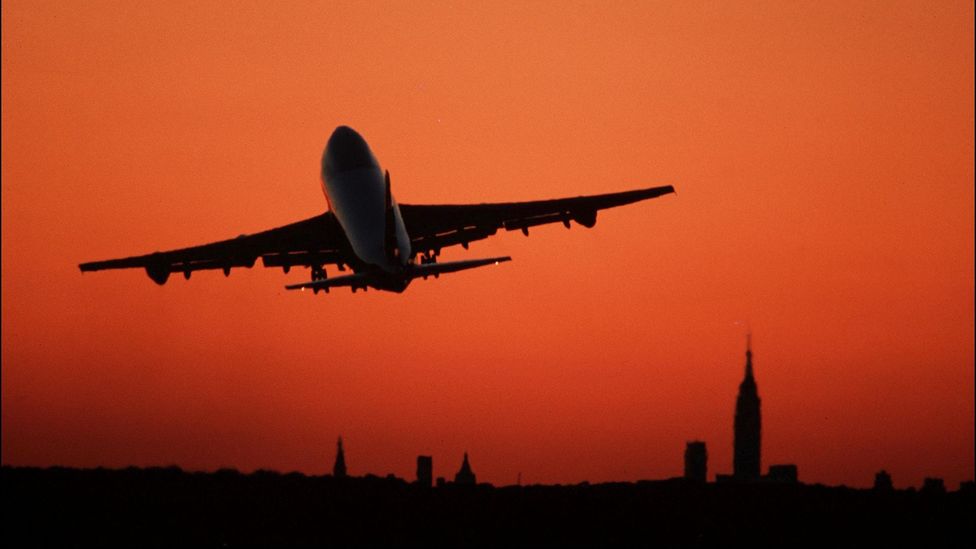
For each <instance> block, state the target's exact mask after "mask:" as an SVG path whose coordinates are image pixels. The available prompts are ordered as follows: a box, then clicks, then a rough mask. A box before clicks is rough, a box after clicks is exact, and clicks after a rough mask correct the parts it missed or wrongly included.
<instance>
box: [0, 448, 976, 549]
mask: <svg viewBox="0 0 976 549" xmlns="http://www.w3.org/2000/svg"><path fill="white" fill-rule="evenodd" d="M970 488H971V486H970ZM0 490H2V494H3V513H2V516H3V527H2V529H0V542H2V543H3V544H4V546H6V547H11V546H65V547H79V546H139V547H151V546H156V547H163V546H166V547H171V546H220V547H247V546H310V545H317V546H341V547H347V546H368V547H376V546H397V547H403V546H428V547H429V546H451V547H481V546H549V547H552V546H563V547H579V546H599V547H608V546H667V547H674V546H677V547H703V546H752V547H757V546H791V547H797V546H818V547H819V546H832V547H837V546H841V547H864V546H869V547H878V546H885V547H907V546H912V547H918V546H967V547H968V546H971V545H972V542H973V541H974V522H973V517H974V516H976V506H974V494H973V490H972V489H966V490H961V491H953V492H948V493H946V492H942V491H932V492H926V491H919V492H916V491H915V490H893V491H879V490H861V489H852V488H846V487H827V486H822V485H804V484H777V483H719V484H715V483H709V484H706V483H701V482H694V481H688V480H684V479H672V480H664V481H641V482H636V483H607V484H587V483H582V484H577V485H555V486H543V485H532V486H506V487H500V488H495V487H492V486H490V485H487V484H479V485H475V486H463V485H456V484H447V485H444V486H440V487H435V488H429V487H424V486H420V485H417V484H411V483H408V482H406V481H404V480H402V479H398V478H394V477H386V478H381V477H376V476H366V477H347V478H334V477H332V476H306V475H303V474H300V473H287V474H281V473H277V472H273V471H257V472H255V473H251V474H242V473H239V472H237V471H234V470H227V469H224V470H219V471H216V472H213V473H201V472H187V471H183V470H181V469H179V468H177V467H165V468H159V467H151V468H145V469H139V468H134V467H130V468H127V469H118V470H112V469H102V468H99V469H69V468H59V467H54V468H47V469H41V468H31V467H9V466H4V467H3V468H2V482H0Z"/></svg>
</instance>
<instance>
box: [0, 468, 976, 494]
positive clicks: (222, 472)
mask: <svg viewBox="0 0 976 549" xmlns="http://www.w3.org/2000/svg"><path fill="white" fill-rule="evenodd" d="M0 469H2V470H11V471H14V470H37V471H71V472H91V471H95V472H124V471H139V472H172V473H180V474H188V475H213V476H242V477H250V476H295V475H297V476H300V477H304V478H312V479H314V478H323V479H325V478H328V479H334V480H336V481H339V482H342V481H346V480H351V481H357V480H385V481H399V482H402V483H405V484H408V485H411V484H417V481H416V480H408V479H405V478H402V477H399V476H397V475H396V474H394V473H387V474H385V475H379V474H375V473H364V474H362V475H352V474H347V475H345V476H336V475H333V474H330V473H328V472H325V473H322V474H309V473H305V472H303V471H298V470H294V471H278V470H276V469H267V468H258V469H254V470H253V471H251V472H245V471H241V470H240V469H237V468H235V467H220V468H217V469H214V470H200V469H197V470H193V469H184V468H183V467H181V466H179V465H176V464H170V465H149V466H139V465H126V466H122V467H108V466H103V465H97V466H95V467H73V466H67V465H48V466H39V465H10V464H2V465H0ZM718 477H725V478H724V479H723V480H721V481H720V480H718ZM929 479H934V480H937V481H942V480H943V479H942V477H925V481H927V480H929ZM440 480H441V481H442V482H443V483H444V484H445V485H452V486H453V485H455V484H456V483H455V482H452V481H450V480H447V477H441V478H440ZM653 483H681V484H689V485H696V486H701V485H719V486H723V485H724V486H742V485H785V486H789V485H793V486H797V485H799V486H807V487H824V488H841V489H848V490H863V491H877V490H878V489H877V488H876V487H873V486H870V487H867V488H864V487H858V486H849V485H847V484H824V483H822V482H814V483H809V482H804V481H802V480H797V481H796V482H789V481H782V480H776V479H771V478H766V477H763V478H760V479H758V480H745V479H736V478H733V477H732V476H731V475H723V474H718V475H716V478H715V479H713V480H710V481H705V482H701V481H695V480H692V479H688V478H685V477H683V476H680V475H679V476H673V477H666V478H657V479H637V480H608V481H597V482H590V481H589V480H581V481H579V482H574V483H558V482H557V483H551V484H547V483H540V482H536V483H527V484H519V483H512V484H499V485H495V484H493V483H490V482H478V483H477V486H482V487H489V488H513V487H514V488H518V487H553V488H556V487H575V486H601V485H603V486H606V485H631V484H632V485H641V484H653ZM436 487H437V486H434V487H433V488H436ZM974 487H976V482H974V480H973V479H967V480H962V481H959V485H958V486H957V487H956V489H955V490H951V489H949V488H948V486H945V487H944V490H945V492H946V493H952V492H964V491H967V490H973V489H974ZM924 490H926V487H925V485H924V481H923V485H922V486H919V487H916V486H907V487H904V488H898V487H896V486H892V488H891V491H893V492H920V491H924Z"/></svg>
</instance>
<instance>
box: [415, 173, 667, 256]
mask: <svg viewBox="0 0 976 549" xmlns="http://www.w3.org/2000/svg"><path fill="white" fill-rule="evenodd" d="M673 192H674V187H672V186H671V185H667V186H663V187H651V188H648V189H638V190H634V191H626V192H620V193H609V194H598V195H592V196H577V197H574V198H558V199H553V200H537V201H533V202H509V203H499V204H465V205H429V206H428V205H413V204H400V213H401V215H402V216H403V222H404V224H405V225H406V228H407V232H408V233H409V234H410V238H411V245H412V246H413V253H415V254H416V253H425V252H430V251H433V252H434V253H440V249H441V248H446V247H448V246H454V245H456V244H461V245H462V246H464V247H465V248H467V247H468V243H469V242H473V241H475V240H481V239H483V238H488V237H489V236H491V235H493V234H495V233H496V232H497V231H498V229H501V228H504V229H505V230H508V231H514V230H521V231H522V232H523V233H525V234H526V235H528V234H529V227H534V226H536V225H545V224H546V223H562V224H564V225H565V226H566V227H567V228H568V227H569V222H570V221H575V222H577V223H579V224H580V225H583V226H584V227H592V226H594V225H595V224H596V212H597V211H599V210H603V209H606V208H614V207H617V206H623V205H625V204H631V203H633V202H639V201H641V200H647V199H649V198H656V197H658V196H661V195H665V194H669V193H673Z"/></svg>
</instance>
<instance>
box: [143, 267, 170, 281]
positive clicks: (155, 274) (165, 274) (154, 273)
mask: <svg viewBox="0 0 976 549" xmlns="http://www.w3.org/2000/svg"><path fill="white" fill-rule="evenodd" d="M146 274H147V275H149V278H151V279H152V281H153V282H155V283H156V284H159V285H160V286H162V285H163V284H166V281H167V280H169V265H146Z"/></svg>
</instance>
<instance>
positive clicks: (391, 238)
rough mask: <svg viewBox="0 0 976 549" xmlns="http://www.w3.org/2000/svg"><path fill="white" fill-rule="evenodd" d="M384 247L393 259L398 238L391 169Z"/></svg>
mask: <svg viewBox="0 0 976 549" xmlns="http://www.w3.org/2000/svg"><path fill="white" fill-rule="evenodd" d="M385 224H386V227H385V231H386V232H385V234H384V239H383V248H384V249H385V250H386V257H387V258H389V259H390V261H393V260H395V259H396V254H397V249H398V246H397V238H396V214H395V212H394V211H393V191H392V190H391V189H390V170H387V171H386V218H385Z"/></svg>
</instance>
